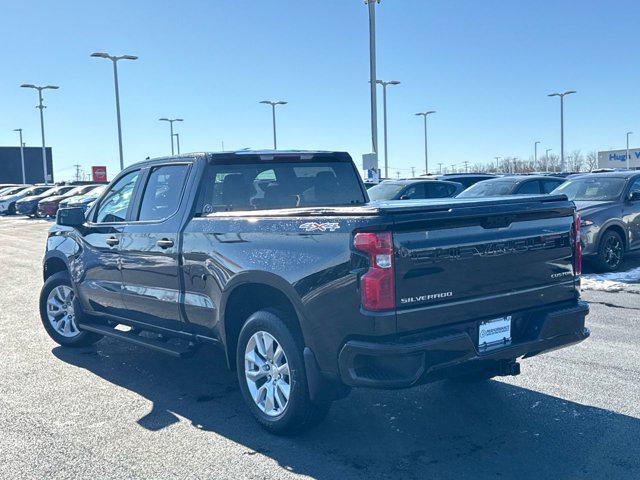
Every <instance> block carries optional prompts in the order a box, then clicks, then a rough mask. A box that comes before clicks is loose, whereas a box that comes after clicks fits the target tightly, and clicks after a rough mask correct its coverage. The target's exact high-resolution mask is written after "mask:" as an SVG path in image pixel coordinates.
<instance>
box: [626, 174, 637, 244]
mask: <svg viewBox="0 0 640 480" xmlns="http://www.w3.org/2000/svg"><path fill="white" fill-rule="evenodd" d="M633 192H636V195H640V177H636V178H635V179H634V180H633V181H632V182H631V185H630V186H629V191H628V192H627V195H626V199H625V202H624V206H623V209H622V212H623V213H622V215H623V218H624V221H625V222H626V223H627V225H628V226H629V233H630V235H629V237H630V238H629V248H631V249H636V248H640V200H631V195H632V194H633Z"/></svg>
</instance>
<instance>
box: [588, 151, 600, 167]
mask: <svg viewBox="0 0 640 480" xmlns="http://www.w3.org/2000/svg"><path fill="white" fill-rule="evenodd" d="M585 161H586V163H587V170H589V171H590V172H592V171H593V170H595V169H596V168H598V152H597V151H596V150H591V151H590V152H589V153H587V156H586V157H585Z"/></svg>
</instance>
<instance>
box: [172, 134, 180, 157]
mask: <svg viewBox="0 0 640 480" xmlns="http://www.w3.org/2000/svg"><path fill="white" fill-rule="evenodd" d="M173 136H174V137H176V147H177V150H178V155H180V134H179V133H174V134H173Z"/></svg>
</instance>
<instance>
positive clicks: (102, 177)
mask: <svg viewBox="0 0 640 480" xmlns="http://www.w3.org/2000/svg"><path fill="white" fill-rule="evenodd" d="M91 177H92V178H93V181H94V182H106V181H107V167H96V166H93V167H91Z"/></svg>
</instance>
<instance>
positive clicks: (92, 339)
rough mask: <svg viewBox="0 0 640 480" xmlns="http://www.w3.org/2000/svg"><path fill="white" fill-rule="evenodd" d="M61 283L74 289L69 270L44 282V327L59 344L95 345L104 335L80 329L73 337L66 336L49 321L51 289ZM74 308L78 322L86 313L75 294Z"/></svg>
mask: <svg viewBox="0 0 640 480" xmlns="http://www.w3.org/2000/svg"><path fill="white" fill-rule="evenodd" d="M61 285H64V286H67V287H69V288H71V289H72V290H73V285H72V284H71V280H70V279H69V274H68V273H67V272H58V273H55V274H53V275H51V276H50V277H49V278H48V279H47V281H46V282H44V285H43V286H42V290H41V291H40V319H41V320H42V325H43V326H44V329H45V330H46V331H47V333H48V334H49V336H50V337H51V338H52V339H53V341H54V342H56V343H57V344H58V345H62V346H63V347H72V348H76V347H88V346H89V345H93V344H94V343H96V342H97V341H99V340H100V339H101V338H102V335H98V334H97V333H93V332H83V331H79V332H78V334H77V335H75V336H73V337H65V336H64V335H61V334H60V333H58V332H57V331H56V330H55V329H54V328H53V325H52V324H51V322H50V321H49V318H48V314H47V299H48V297H49V294H50V293H51V291H52V290H53V289H54V288H56V287H59V286H61ZM73 310H74V316H75V321H76V322H77V321H79V320H80V319H81V318H82V317H83V316H84V313H83V312H82V310H81V306H80V301H79V300H78V299H77V298H76V297H75V294H74V298H73Z"/></svg>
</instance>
